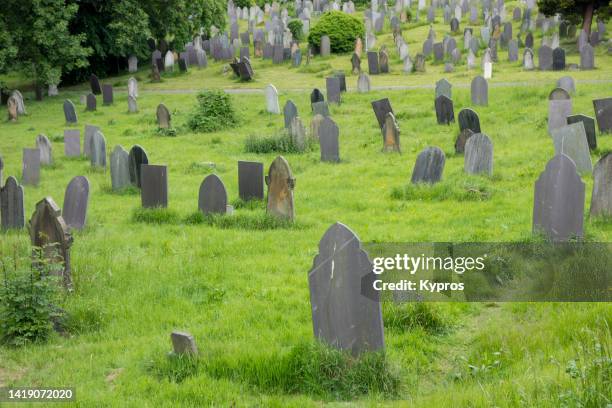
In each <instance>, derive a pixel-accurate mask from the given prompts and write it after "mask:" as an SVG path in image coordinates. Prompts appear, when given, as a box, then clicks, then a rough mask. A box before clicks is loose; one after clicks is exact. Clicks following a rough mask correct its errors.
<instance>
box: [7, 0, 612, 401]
mask: <svg viewBox="0 0 612 408" xmlns="http://www.w3.org/2000/svg"><path fill="white" fill-rule="evenodd" d="M512 6H513V5H512V3H511V4H507V8H508V9H509V10H510V9H511V8H512ZM241 23H242V22H241ZM434 27H435V28H436V30H437V33H438V36H439V37H440V36H441V35H442V33H444V32H445V31H446V30H447V27H446V26H443V25H441V24H436V25H435V26H434ZM404 28H405V31H406V39H407V40H408V42H409V46H410V49H411V55H412V54H414V53H415V52H416V51H417V50H419V48H420V44H421V43H422V40H423V39H424V37H425V35H426V33H427V30H428V27H427V26H426V25H422V26H420V27H416V28H414V29H408V30H406V28H410V27H404ZM386 30H387V31H386V33H385V34H384V35H383V36H380V37H379V45H380V44H385V43H386V44H388V45H391V35H390V33H389V31H388V28H386ZM515 30H516V27H515ZM609 31H610V30H609ZM458 43H460V44H461V43H462V41H460V42H458ZM389 48H390V49H391V47H389ZM500 56H502V58H503V53H501V52H500ZM611 58H612V57H609V56H605V55H603V53H602V52H601V51H600V50H598V51H597V56H596V61H598V62H597V64H598V67H599V68H598V69H597V70H594V71H591V72H572V73H571V75H572V76H574V78H575V79H577V80H579V81H580V80H586V79H591V78H592V79H602V78H606V77H609V74H610V72H611V71H612V59H611ZM349 59H350V56H348V55H345V56H335V57H331V58H329V59H326V60H325V61H324V62H323V63H321V64H320V65H319V68H317V69H321V71H320V73H325V71H326V70H335V69H345V70H346V69H347V68H348V67H349V66H350V62H349ZM391 60H392V61H391V68H392V74H390V75H388V76H378V77H375V78H372V79H373V81H374V83H373V85H376V86H396V85H407V86H410V85H418V86H420V87H419V88H415V89H408V90H386V91H374V92H371V93H369V94H357V93H353V92H349V93H347V94H345V95H343V103H342V105H340V106H330V110H331V115H332V117H333V119H334V121H335V122H336V123H337V124H338V126H339V129H340V156H341V159H342V162H341V163H339V164H330V163H321V162H320V159H319V151H318V148H317V147H316V146H314V148H313V150H311V151H306V152H304V153H301V154H296V153H292V152H287V153H284V152H283V153H282V154H283V156H284V157H285V158H286V159H287V160H288V162H289V164H290V166H291V168H292V171H293V174H294V177H295V178H296V185H295V191H294V195H295V208H296V223H295V224H291V225H288V224H284V223H282V222H279V221H278V220H277V219H271V218H268V217H267V216H266V215H265V202H261V201H256V202H249V203H241V202H239V201H237V197H238V177H237V161H238V160H253V161H260V162H263V163H264V164H265V167H266V170H267V167H268V166H269V164H270V163H271V162H272V160H274V158H275V157H276V156H277V155H278V154H279V153H278V152H276V151H265V152H257V153H255V152H247V151H245V143H246V141H247V140H248V138H249V136H250V135H253V134H258V135H261V134H273V133H274V132H275V131H276V130H279V129H282V127H283V118H282V115H269V114H267V113H264V110H265V104H264V103H265V100H264V97H263V95H261V94H258V93H245V94H240V95H235V96H233V97H234V98H235V101H236V104H235V106H236V110H237V116H238V117H239V118H241V121H240V123H239V125H238V126H237V127H236V128H234V129H231V130H223V131H219V132H216V133H211V134H195V133H192V132H190V131H189V130H188V128H187V127H186V122H187V118H188V115H189V112H190V111H191V109H192V108H193V106H194V105H195V102H196V101H195V95H194V94H190V93H188V92H186V93H171V94H170V93H161V92H160V93H157V92H156V90H162V89H189V88H191V87H192V86H193V84H194V83H206V85H207V87H211V88H215V87H228V88H232V87H233V88H237V87H239V88H249V87H254V88H263V87H264V86H265V85H266V84H267V83H268V82H272V83H275V84H276V85H277V87H278V88H279V89H280V91H281V96H280V104H281V106H283V105H284V103H285V102H286V101H287V100H288V99H291V100H293V101H294V102H295V103H296V105H297V106H298V110H299V112H300V117H301V119H302V120H303V122H304V125H305V127H306V128H308V124H309V121H310V120H311V118H312V115H311V113H310V112H311V110H310V99H309V93H310V90H311V88H312V87H314V86H317V87H319V88H320V89H323V86H324V80H323V79H322V78H323V77H319V76H318V75H319V73H316V74H308V73H301V72H299V71H300V69H289V70H287V69H285V68H287V66H282V67H276V66H273V65H272V64H271V63H270V62H269V61H265V62H260V61H256V62H255V72H256V76H257V77H256V81H255V82H253V83H244V84H242V83H237V82H235V81H232V80H231V77H230V76H229V75H228V76H223V75H222V74H221V73H220V72H221V64H220V63H212V64H211V66H210V67H209V68H208V69H206V70H201V71H200V70H197V69H194V70H190V72H189V73H188V74H186V75H179V76H175V77H172V78H170V77H168V78H166V79H165V80H164V81H163V82H162V83H159V84H151V83H148V82H146V80H145V81H144V83H142V84H141V88H140V90H141V96H140V98H139V101H138V105H139V109H140V111H139V112H138V113H136V114H128V113H127V109H126V106H127V96H126V95H125V94H123V93H121V92H118V93H117V94H116V95H115V103H114V105H113V106H110V107H102V106H100V107H99V109H98V111H97V112H95V113H93V112H84V111H83V110H84V107H82V106H80V107H79V108H80V109H81V110H79V121H80V122H79V125H78V128H81V129H83V128H84V125H85V124H86V123H91V124H95V125H100V126H101V128H102V131H103V133H104V135H105V137H106V140H107V150H108V152H110V151H111V150H112V148H113V147H114V146H115V145H117V144H121V145H123V146H124V147H125V148H127V149H129V147H130V146H132V145H134V144H139V145H142V146H143V147H144V148H145V149H146V150H147V153H148V155H149V161H150V163H152V164H166V165H168V178H169V208H168V209H167V210H159V209H157V210H142V209H140V197H139V194H138V192H137V191H135V190H134V189H128V190H126V191H125V192H124V193H122V194H115V193H113V192H112V190H111V189H110V188H109V185H110V173H109V169H108V168H107V169H106V170H105V171H104V170H96V171H90V170H89V163H88V162H87V161H84V160H68V159H66V158H64V157H63V148H62V144H61V141H58V140H56V139H54V141H53V142H52V143H53V152H54V162H55V163H56V164H57V165H55V166H53V167H49V168H44V169H42V173H41V183H40V186H39V187H37V188H32V187H29V186H26V187H25V200H26V202H25V208H26V214H27V216H28V217H29V216H30V214H31V213H32V212H33V210H34V204H35V203H36V202H37V201H39V200H40V199H41V198H43V197H45V196H51V197H53V198H54V199H55V200H56V202H57V203H58V205H59V206H60V207H61V205H62V200H63V196H64V191H65V188H66V185H67V183H68V182H69V181H70V180H71V179H72V177H74V176H76V175H79V174H85V175H86V176H87V177H88V179H89V181H90V189H91V195H90V206H89V212H88V227H87V228H86V229H85V230H84V231H82V232H80V233H78V234H76V236H75V242H74V245H73V247H72V252H71V258H72V259H71V260H72V273H73V280H74V285H75V292H74V293H73V294H71V295H69V296H66V298H65V299H64V302H63V304H62V307H63V308H64V309H65V310H66V311H67V312H68V315H69V318H68V320H67V322H66V327H67V331H68V335H67V336H66V337H62V336H59V335H54V336H53V337H52V338H51V339H50V341H49V342H48V343H46V344H38V345H31V346H27V347H24V348H22V349H19V350H13V349H8V348H5V347H0V386H4V385H19V386H31V385H54V386H55V385H57V386H74V387H76V388H77V395H78V397H77V398H78V401H79V403H80V404H81V405H82V406H97V405H102V406H135V407H136V406H179V405H184V406H210V405H219V406H227V405H232V404H234V405H236V406H296V407H298V406H299V407H303V406H320V405H321V404H322V403H324V402H329V401H335V400H338V401H350V402H348V404H351V405H352V404H355V405H367V406H374V405H389V406H391V405H411V406H416V407H431V406H441V407H445V406H472V407H485V406H486V407H488V406H500V407H507V406H538V407H558V406H563V404H565V405H566V406H579V404H583V405H584V406H588V404H595V405H600V406H601V405H603V406H605V404H606V403H609V401H605V400H603V399H602V397H601V395H604V394H605V393H606V392H607V394H608V395H609V394H610V393H609V392H608V390H609V382H607V379H609V375H608V373H609V371H605V370H606V368H605V367H607V366H604V365H602V364H601V362H605V361H606V360H605V357H606V356H607V358H608V359H609V350H610V329H609V322H610V319H611V318H612V309H611V307H610V305H609V304H589V303H586V304H556V303H543V304H527V303H525V304H523V303H520V304H511V303H508V304H499V305H488V304H442V303H441V304H435V305H429V304H427V305H425V304H424V305H412V304H402V305H395V306H392V305H387V304H385V305H384V319H385V325H386V326H387V330H386V332H385V340H386V351H385V355H384V359H383V358H381V357H376V356H373V357H370V358H371V359H372V360H371V361H367V363H362V364H363V365H359V364H358V363H355V362H353V361H352V360H349V359H347V357H346V356H344V355H342V353H337V352H333V351H330V350H327V349H320V348H318V346H317V345H316V344H315V343H313V342H312V338H313V333H312V323H311V310H310V303H309V290H308V284H307V271H308V270H309V269H310V268H311V266H312V261H313V257H314V256H315V255H316V254H317V252H318V248H317V245H318V242H319V240H320V238H321V236H322V234H323V233H324V231H325V230H326V229H327V228H328V227H329V225H331V224H332V223H334V222H336V221H341V222H343V223H345V224H346V225H348V226H349V227H351V229H352V230H353V231H355V232H356V233H357V234H358V236H359V237H360V239H361V240H362V241H364V242H432V241H439V242H444V241H525V240H528V239H530V238H531V237H532V234H531V221H532V220H531V217H532V213H531V212H532V205H533V184H534V182H535V180H536V179H537V177H538V175H539V173H540V172H541V171H543V170H544V166H545V164H546V162H547V161H548V159H550V157H551V156H552V154H553V152H554V149H553V145H552V142H551V140H550V137H549V136H548V134H547V131H546V115H547V103H546V97H547V95H548V93H549V92H550V90H551V89H552V88H553V87H554V86H555V81H556V79H557V78H558V77H561V76H563V75H565V74H566V73H554V72H536V71H534V72H530V73H525V72H522V71H521V70H520V69H519V68H518V66H515V65H514V64H508V63H506V62H503V61H502V63H500V64H496V66H495V68H494V69H495V72H494V78H493V81H492V83H493V84H495V83H500V82H506V81H526V82H529V85H528V86H521V85H519V86H506V85H504V86H502V84H500V86H492V87H491V88H490V91H489V92H490V94H489V101H490V105H489V106H487V107H474V108H475V110H476V112H477V113H478V114H479V116H480V121H481V127H482V129H483V131H484V132H485V133H486V134H487V135H488V136H489V137H490V138H491V140H492V141H493V145H494V175H493V176H492V177H491V178H487V177H467V176H466V175H465V174H464V173H463V156H459V155H454V154H449V153H448V152H453V151H454V140H455V137H456V135H457V133H458V125H457V124H456V123H455V124H454V125H451V126H439V125H437V124H436V119H435V112H434V110H433V99H434V90H433V85H434V84H435V82H436V81H437V80H438V79H440V78H441V77H442V74H441V72H442V69H443V68H442V66H435V67H430V66H428V67H427V73H425V74H418V75H417V74H415V75H401V74H400V72H399V64H400V62H399V61H398V60H397V57H396V55H395V53H394V52H393V51H391ZM576 60H577V56H576V54H570V55H569V62H575V61H576ZM315 63H316V57H315V59H313V62H312V65H315ZM326 64H329V66H331V69H330V68H328V67H327V65H326ZM363 64H364V65H363V66H365V59H364V62H363ZM281 73H282V75H281ZM473 74H474V73H468V72H466V71H465V70H464V69H461V68H460V69H457V71H456V72H455V73H453V74H450V75H445V77H446V78H447V79H448V80H449V81H450V82H451V83H452V84H453V101H454V107H455V112H458V111H459V110H460V109H461V108H463V107H470V106H471V105H470V95H469V88H467V87H465V86H462V85H465V84H469V81H470V80H471V78H472V75H473ZM141 75H142V77H143V78H145V74H144V73H141ZM127 78H128V76H127V75H126V76H125V78H123V77H118V78H116V79H113V82H115V83H127ZM124 79H125V81H124ZM347 81H348V84H349V88H350V87H351V84H354V83H355V81H356V77H352V76H349V77H348V78H347ZM429 86H431V87H432V88H431V89H429V88H427V87H429ZM298 88H304V89H307V91H304V92H302V91H298V90H295V89H298ZM84 89H86V84H84V85H82V86H77V87H74V88H71V89H69V90H61V92H62V93H61V95H60V97H59V98H47V99H46V100H45V101H43V102H35V101H33V100H32V98H30V99H28V100H26V104H27V109H28V112H29V115H28V116H27V117H23V118H20V121H19V122H18V123H7V122H0V154H1V155H2V157H3V159H4V162H5V168H4V171H3V174H4V176H5V177H6V176H8V175H20V174H21V155H22V152H21V151H22V149H23V148H24V147H26V146H33V145H34V140H35V138H36V135H38V134H39V133H44V134H47V135H61V134H63V130H64V127H65V126H64V123H63V114H62V102H63V100H64V98H67V97H68V98H70V99H72V100H73V101H78V96H79V94H80V93H82V92H83V90H84ZM292 89H293V90H292ZM198 90H199V89H198ZM611 91H612V88H611V86H610V85H609V84H589V83H584V82H578V83H577V94H576V95H575V96H574V97H573V104H574V112H575V113H584V114H587V115H592V114H593V107H592V102H591V101H592V99H595V98H602V97H608V96H610V93H611ZM29 95H30V94H26V96H29ZM382 97H389V98H390V100H391V104H392V106H393V109H394V111H395V112H396V113H398V115H397V118H398V123H399V126H400V128H401V146H402V154H401V155H399V154H383V153H381V148H382V141H381V136H380V129H379V128H378V125H377V123H376V120H375V117H374V114H373V113H372V110H371V106H370V102H371V101H372V100H375V99H380V98H382ZM160 102H163V103H165V104H166V106H168V108H169V109H170V111H171V112H172V124H173V126H174V128H175V129H178V131H177V132H176V137H163V136H161V135H158V133H157V129H156V126H155V109H156V107H157V105H158V104H159V103H160ZM71 128H72V127H71ZM430 145H434V146H439V147H441V148H442V150H443V151H445V152H447V158H446V167H445V170H444V174H443V178H442V181H441V182H440V183H439V184H438V185H436V186H432V187H428V186H416V187H413V186H410V185H409V180H410V175H411V172H412V168H413V166H414V162H415V160H416V157H417V155H418V153H419V152H420V151H422V150H423V149H424V148H425V147H427V146H430ZM598 145H599V146H600V152H603V151H607V150H609V149H612V137H610V136H608V135H603V136H599V135H598ZM592 159H593V160H595V159H597V155H596V154H594V155H593V156H592ZM211 164H212V165H211ZM211 172H214V173H215V174H217V175H218V176H219V177H220V178H221V179H222V180H223V182H224V184H225V186H226V188H227V192H228V199H229V201H230V202H232V203H233V204H234V206H235V208H236V211H235V214H234V215H232V216H217V217H203V216H201V215H200V214H199V213H198V212H196V211H197V201H198V189H199V186H200V183H201V182H202V180H203V179H204V177H206V175H207V174H209V173H211ZM583 180H584V182H585V184H586V196H587V197H586V208H587V209H588V203H590V196H591V191H592V187H593V181H592V177H591V176H590V175H586V176H584V177H583ZM406 186H407V187H406ZM472 190H473V191H474V193H472V192H470V191H472ZM585 230H586V232H587V234H588V236H589V237H590V239H592V240H593V241H603V242H607V241H610V238H611V237H612V223H611V222H610V220H608V219H601V218H597V219H591V218H588V217H586V218H585ZM27 242H28V236H27V233H26V232H25V231H21V232H11V233H2V235H1V238H0V251H4V253H7V252H8V253H10V248H12V247H13V245H18V246H20V247H22V248H23V250H24V251H27ZM172 330H184V331H189V332H191V333H192V334H193V335H194V336H195V338H196V341H197V342H198V346H199V348H200V350H202V352H203V354H202V356H201V357H200V359H199V360H198V361H197V363H196V364H195V365H194V364H193V362H188V361H179V362H176V361H173V360H171V359H168V357H167V352H168V351H170V349H171V345H170V340H169V335H170V332H171V331H172ZM579 333H585V335H584V336H582V337H581V336H578V334H579ZM596 344H599V345H600V346H596ZM602 350H604V351H605V350H607V351H605V352H604V351H602ZM606 353H607V354H606ZM572 361H573V362H574V363H572ZM568 367H572V369H571V370H570V372H567V371H566V370H567V368H568ZM573 367H575V369H574V368H573ZM607 387H608V388H607ZM602 401H604V403H603V404H597V402H602Z"/></svg>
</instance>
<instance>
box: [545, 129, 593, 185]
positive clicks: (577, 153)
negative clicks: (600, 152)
mask: <svg viewBox="0 0 612 408" xmlns="http://www.w3.org/2000/svg"><path fill="white" fill-rule="evenodd" d="M551 135H552V138H553V142H554V145H555V154H564V155H566V156H567V157H569V158H570V159H572V161H573V162H574V164H575V165H576V170H577V171H578V172H579V173H587V172H588V173H590V172H591V171H593V164H592V163H591V154H590V152H589V145H588V143H587V138H586V132H585V130H584V124H583V123H582V122H577V123H574V124H571V125H566V126H561V127H559V128H556V129H553V130H552V132H551Z"/></svg>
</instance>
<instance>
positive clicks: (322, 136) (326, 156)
mask: <svg viewBox="0 0 612 408" xmlns="http://www.w3.org/2000/svg"><path fill="white" fill-rule="evenodd" d="M318 135H319V144H320V147H321V161H322V162H339V161H340V146H339V136H340V130H339V129H338V125H336V123H335V122H334V121H333V120H331V118H329V117H326V118H324V119H323V120H322V121H321V124H320V125H319V128H318Z"/></svg>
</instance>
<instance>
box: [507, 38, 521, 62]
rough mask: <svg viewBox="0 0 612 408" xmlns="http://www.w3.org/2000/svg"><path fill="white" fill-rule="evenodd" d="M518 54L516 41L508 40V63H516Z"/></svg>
mask: <svg viewBox="0 0 612 408" xmlns="http://www.w3.org/2000/svg"><path fill="white" fill-rule="evenodd" d="M518 53H519V47H518V43H517V42H516V40H510V41H509V42H508V61H509V62H516V61H518Z"/></svg>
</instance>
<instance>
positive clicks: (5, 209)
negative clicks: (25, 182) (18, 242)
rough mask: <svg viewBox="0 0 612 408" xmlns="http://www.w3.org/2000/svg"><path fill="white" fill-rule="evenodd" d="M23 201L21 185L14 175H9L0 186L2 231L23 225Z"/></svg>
mask: <svg viewBox="0 0 612 408" xmlns="http://www.w3.org/2000/svg"><path fill="white" fill-rule="evenodd" d="M0 176H1V175H0ZM24 202H25V200H24V193H23V187H22V186H20V185H19V183H18V182H17V179H16V178H15V177H13V176H9V177H8V178H7V179H6V183H5V184H4V187H1V188H0V221H1V224H0V225H1V226H2V230H3V231H6V230H9V229H21V228H23V227H25V205H24Z"/></svg>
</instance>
